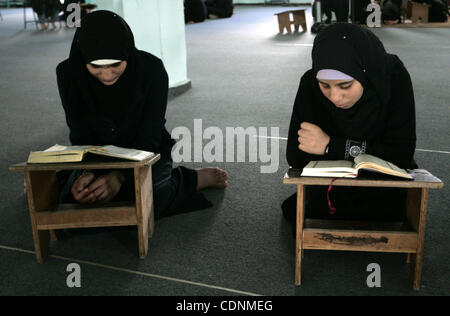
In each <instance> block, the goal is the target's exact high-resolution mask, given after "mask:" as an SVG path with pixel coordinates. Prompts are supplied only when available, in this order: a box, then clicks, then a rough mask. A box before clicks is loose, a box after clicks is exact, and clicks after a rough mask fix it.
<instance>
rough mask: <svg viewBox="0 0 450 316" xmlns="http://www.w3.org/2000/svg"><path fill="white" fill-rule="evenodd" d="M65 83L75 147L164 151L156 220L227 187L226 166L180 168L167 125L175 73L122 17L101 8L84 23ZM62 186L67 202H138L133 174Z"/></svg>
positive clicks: (81, 178)
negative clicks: (207, 191) (142, 45)
mask: <svg viewBox="0 0 450 316" xmlns="http://www.w3.org/2000/svg"><path fill="white" fill-rule="evenodd" d="M57 79H58V87H59V93H60V96H61V100H62V104H63V107H64V110H65V113H66V121H67V124H68V126H69V129H70V140H71V143H72V145H108V144H110V145H116V146H119V147H125V148H134V149H140V150H145V151H151V152H155V153H160V154H161V159H160V161H158V162H157V163H156V164H155V165H154V166H153V167H152V177H153V192H154V201H155V217H156V218H160V217H163V216H168V215H172V214H175V213H179V212H183V211H191V210H196V209H201V208H205V207H209V206H211V204H210V203H209V202H208V201H207V200H206V199H205V198H204V197H203V195H202V194H200V193H198V191H200V190H202V189H204V188H207V187H216V188H225V187H226V185H227V173H226V172H225V171H222V170H220V169H218V168H205V169H199V170H191V169H188V168H185V167H178V168H176V169H172V159H171V150H172V146H173V145H174V141H173V140H172V139H171V137H170V135H169V133H168V132H167V130H166V128H165V122H166V120H165V112H166V106H167V94H168V76H167V73H166V71H165V69H164V66H163V63H162V62H161V60H160V59H158V58H156V57H155V56H153V55H151V54H149V53H146V52H143V51H139V50H137V49H136V47H135V43H134V37H133V34H132V32H131V29H130V28H129V26H128V25H127V23H126V22H125V21H124V20H123V19H122V18H121V17H119V16H118V15H116V14H114V13H113V12H109V11H96V12H93V13H91V14H89V15H87V16H86V17H85V18H83V19H82V21H81V27H80V28H78V29H77V31H76V33H75V37H74V40H73V43H72V48H71V51H70V56H69V59H67V60H65V61H63V62H62V63H61V64H59V65H58V67H57ZM62 182H63V183H65V184H64V187H63V188H62V190H61V192H62V193H61V197H60V199H61V201H63V202H64V201H66V202H67V201H70V200H75V201H78V202H80V203H93V202H96V201H110V200H123V199H132V198H133V175H132V173H131V172H130V173H124V172H123V171H113V170H109V171H106V172H100V171H97V172H95V173H94V174H93V173H83V174H80V173H79V172H74V173H72V174H71V176H70V177H69V179H68V180H67V181H62Z"/></svg>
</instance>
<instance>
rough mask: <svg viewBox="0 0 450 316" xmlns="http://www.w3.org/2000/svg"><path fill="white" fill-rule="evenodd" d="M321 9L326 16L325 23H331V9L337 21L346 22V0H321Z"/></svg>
mask: <svg viewBox="0 0 450 316" xmlns="http://www.w3.org/2000/svg"><path fill="white" fill-rule="evenodd" d="M320 2H321V4H322V11H323V12H324V13H325V15H326V16H327V19H326V20H325V23H326V24H330V23H331V18H332V13H331V11H333V12H334V13H335V14H336V20H337V22H348V1H342V0H321V1H320Z"/></svg>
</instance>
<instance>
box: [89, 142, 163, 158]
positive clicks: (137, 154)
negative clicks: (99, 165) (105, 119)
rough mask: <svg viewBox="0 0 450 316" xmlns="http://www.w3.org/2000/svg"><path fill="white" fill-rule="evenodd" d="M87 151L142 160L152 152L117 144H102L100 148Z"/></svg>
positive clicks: (151, 154)
mask: <svg viewBox="0 0 450 316" xmlns="http://www.w3.org/2000/svg"><path fill="white" fill-rule="evenodd" d="M89 152H91V153H93V154H98V155H104V156H110V157H116V158H123V159H128V160H134V161H143V160H145V159H147V158H149V157H151V156H153V155H154V154H153V153H152V152H148V151H143V150H138V149H130V148H121V147H117V146H112V145H109V146H103V147H101V148H96V149H93V150H90V151H89Z"/></svg>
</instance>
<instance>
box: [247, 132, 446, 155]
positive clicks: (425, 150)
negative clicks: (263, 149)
mask: <svg viewBox="0 0 450 316" xmlns="http://www.w3.org/2000/svg"><path fill="white" fill-rule="evenodd" d="M254 137H259V138H274V139H281V140H287V138H286V137H272V136H260V135H254ZM416 151H422V152H427V153H438V154H450V151H444V150H431V149H416Z"/></svg>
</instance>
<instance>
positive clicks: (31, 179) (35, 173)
mask: <svg viewBox="0 0 450 316" xmlns="http://www.w3.org/2000/svg"><path fill="white" fill-rule="evenodd" d="M159 159H160V155H159V154H155V155H154V156H152V157H150V158H148V159H147V160H144V161H140V162H134V161H117V162H115V161H114V162H80V163H59V164H27V163H21V164H17V165H14V166H11V167H10V168H9V169H10V170H12V171H23V172H25V181H26V188H27V197H28V207H29V211H30V218H31V227H32V231H33V239H34V248H35V254H36V259H37V261H38V262H39V263H43V262H44V260H45V259H46V258H47V257H48V254H49V247H50V235H52V237H54V236H55V234H54V230H58V229H68V228H88V227H112V226H137V229H138V244H139V245H138V248H139V257H140V258H141V259H144V258H145V257H146V256H147V252H148V238H149V237H151V236H152V234H153V229H154V214H153V186H152V170H151V166H152V165H153V164H155V163H156V162H157V161H158V160H159ZM99 169H133V170H134V186H135V197H136V200H135V201H133V202H123V203H119V202H117V203H100V204H92V205H82V204H58V197H59V192H58V191H59V190H58V184H57V177H56V172H57V171H59V170H99ZM50 233H52V234H50Z"/></svg>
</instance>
